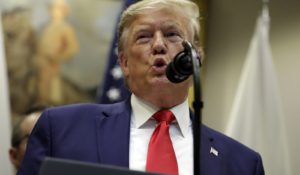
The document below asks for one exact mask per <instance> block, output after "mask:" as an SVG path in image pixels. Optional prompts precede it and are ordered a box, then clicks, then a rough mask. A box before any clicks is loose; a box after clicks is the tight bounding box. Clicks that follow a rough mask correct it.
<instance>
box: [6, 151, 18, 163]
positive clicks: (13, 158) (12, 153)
mask: <svg viewBox="0 0 300 175" xmlns="http://www.w3.org/2000/svg"><path fill="white" fill-rule="evenodd" d="M8 153H9V159H10V161H11V163H12V164H13V165H14V166H15V167H17V166H18V164H19V160H18V150H17V149H16V148H10V149H9V151H8Z"/></svg>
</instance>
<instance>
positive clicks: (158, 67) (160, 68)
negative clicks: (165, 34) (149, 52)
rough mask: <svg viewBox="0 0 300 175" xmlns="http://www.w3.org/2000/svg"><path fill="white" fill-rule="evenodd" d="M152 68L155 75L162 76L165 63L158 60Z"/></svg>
mask: <svg viewBox="0 0 300 175" xmlns="http://www.w3.org/2000/svg"><path fill="white" fill-rule="evenodd" d="M152 68H153V70H154V71H155V73H157V74H164V73H165V72H166V68H167V63H166V61H165V60H164V59H161V58H158V59H156V60H155V61H154V64H153V66H152Z"/></svg>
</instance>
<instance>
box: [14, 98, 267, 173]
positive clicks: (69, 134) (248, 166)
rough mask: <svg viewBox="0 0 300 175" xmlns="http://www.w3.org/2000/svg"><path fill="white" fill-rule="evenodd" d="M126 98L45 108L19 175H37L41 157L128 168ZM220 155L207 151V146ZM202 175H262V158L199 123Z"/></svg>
mask: <svg viewBox="0 0 300 175" xmlns="http://www.w3.org/2000/svg"><path fill="white" fill-rule="evenodd" d="M130 117H131V106H130V100H126V101H124V102H121V103H116V104H112V105H100V104H78V105H70V106H64V107H58V108H53V109H48V110H46V111H45V112H44V113H43V114H42V116H41V117H40V119H39V120H38V122H37V124H36V126H35V127H34V129H33V131H32V134H31V136H30V138H29V143H28V145H27V150H26V154H25V157H24V160H23V163H22V165H21V168H20V169H19V171H18V175H37V174H38V172H39V168H40V165H41V162H42V161H43V159H44V158H45V156H49V157H56V158H65V159H72V160H79V161H86V162H93V163H100V164H109V165H117V166H122V167H129V136H130V133H129V132H130ZM212 147H213V148H214V149H215V150H217V151H218V156H216V155H215V154H213V153H210V150H211V148H212ZM201 174H202V175H262V174H264V170H263V165H262V160H261V157H260V155H259V154H258V153H256V152H254V151H252V150H250V149H249V148H247V147H245V146H243V145H242V144H240V143H238V142H236V141H234V140H233V139H230V138H229V137H226V136H225V135H223V134H221V133H219V132H217V131H214V130H212V129H210V128H208V127H207V126H205V125H203V126H202V140H201Z"/></svg>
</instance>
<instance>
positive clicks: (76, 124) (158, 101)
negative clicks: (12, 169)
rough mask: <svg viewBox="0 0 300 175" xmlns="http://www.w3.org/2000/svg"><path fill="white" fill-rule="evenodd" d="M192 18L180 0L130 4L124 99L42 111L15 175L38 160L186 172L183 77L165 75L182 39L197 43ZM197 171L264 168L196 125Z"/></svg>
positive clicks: (189, 153)
mask: <svg viewBox="0 0 300 175" xmlns="http://www.w3.org/2000/svg"><path fill="white" fill-rule="evenodd" d="M198 17H199V10H198V7H197V5H195V4H194V3H193V2H191V1H188V0H143V1H139V2H138V3H136V4H134V5H132V6H130V7H129V8H128V9H127V10H126V11H125V12H124V13H123V14H122V17H121V21H120V26H119V47H118V51H119V63H120V66H121V69H122V71H123V74H124V76H125V79H126V84H127V86H128V88H129V89H130V91H131V92H132V95H131V96H130V98H128V99H127V100H125V101H123V102H120V103H116V104H112V105H99V104H78V105H70V106H64V107H58V108H53V109H48V110H46V111H45V112H44V113H43V115H42V117H41V118H40V120H39V121H38V123H37V125H36V126H35V128H34V130H33V132H32V135H31V136H30V139H29V144H28V147H27V151H26V155H25V158H24V161H23V163H22V166H21V168H20V170H19V172H18V174H19V175H36V174H37V173H38V170H39V168H40V164H41V162H42V161H43V159H44V158H45V156H50V157H57V158H65V159H72V160H80V161H86V162H94V163H100V164H108V165H117V166H122V167H128V168H130V169H134V170H141V171H149V172H160V173H166V174H182V175H184V174H186V175H189V174H193V166H194V165H193V146H192V145H193V137H192V125H191V118H193V113H192V112H190V110H189V107H188V103H187V96H188V89H189V87H190V86H191V78H189V79H187V80H185V81H183V82H182V83H179V84H173V83H171V82H170V81H169V80H168V79H167V78H166V76H165V72H166V66H167V64H168V63H169V62H171V60H172V59H173V58H174V57H175V55H176V54H177V53H178V52H180V51H182V50H183V46H182V42H183V41H184V40H187V41H189V42H190V43H193V45H195V46H196V47H198V46H199V28H200V27H199V21H198ZM158 153H159V154H158ZM197 166H198V165H197ZM201 173H202V175H223V174H224V175H263V174H264V170H263V165H262V160H261V157H260V155H259V154H258V153H256V152H254V151H252V150H250V149H249V148H247V147H245V146H243V145H242V144H240V143H238V142H236V141H234V140H232V139H230V138H228V137H226V136H225V135H223V134H221V133H219V132H217V131H214V130H212V129H210V128H208V127H207V126H205V125H203V126H202V140H201Z"/></svg>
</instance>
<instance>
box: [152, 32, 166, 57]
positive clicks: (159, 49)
mask: <svg viewBox="0 0 300 175" xmlns="http://www.w3.org/2000/svg"><path fill="white" fill-rule="evenodd" d="M152 49H153V54H165V53H166V52H167V45H166V41H165V38H164V36H163V34H162V33H161V32H157V33H155V34H154V38H153V45H152Z"/></svg>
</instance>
